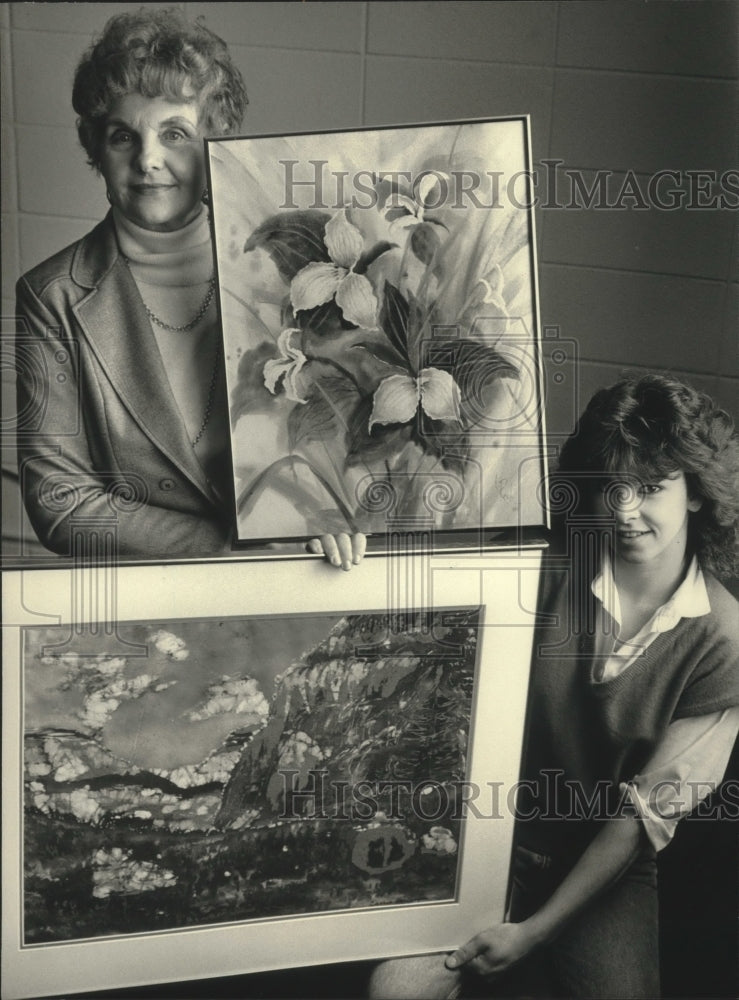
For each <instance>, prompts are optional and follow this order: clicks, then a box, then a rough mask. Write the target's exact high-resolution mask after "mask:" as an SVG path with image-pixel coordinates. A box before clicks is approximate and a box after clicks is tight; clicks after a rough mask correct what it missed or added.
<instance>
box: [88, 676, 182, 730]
mask: <svg viewBox="0 0 739 1000" xmlns="http://www.w3.org/2000/svg"><path fill="white" fill-rule="evenodd" d="M176 683H177V682H176V681H170V682H169V683H166V682H161V681H160V680H159V678H158V677H156V676H152V675H151V674H139V675H138V676H137V677H131V678H128V677H120V676H118V677H116V678H115V679H114V680H113V681H111V682H110V683H109V684H106V685H105V686H104V687H101V688H98V690H97V691H93V692H92V693H91V694H89V695H88V696H87V698H85V702H84V706H83V709H82V711H81V712H79V713H78V714H79V718H80V719H81V720H82V722H83V723H84V724H85V725H86V726H87V727H88V728H90V729H93V730H98V729H102V728H103V727H104V726H105V724H106V723H107V722H108V720H109V719H110V717H111V715H112V714H113V712H115V711H116V709H117V708H119V707H120V705H121V704H122V703H123V702H124V701H133V700H134V699H136V698H140V697H141V695H142V694H146V693H147V691H154V692H159V691H163V690H165V689H166V688H168V687H171V686H172V684H176Z"/></svg>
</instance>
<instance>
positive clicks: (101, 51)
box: [72, 7, 248, 170]
mask: <svg viewBox="0 0 739 1000" xmlns="http://www.w3.org/2000/svg"><path fill="white" fill-rule="evenodd" d="M131 93H139V94H142V95H143V96H144V97H165V98H168V99H169V100H173V101H183V100H189V99H191V97H192V95H193V93H194V95H195V99H196V100H197V102H198V104H199V107H200V114H201V121H202V124H203V127H204V128H205V130H206V131H207V132H210V133H227V132H231V133H233V132H234V131H236V130H237V129H238V127H239V126H240V125H241V122H242V119H243V117H244V112H245V111H246V105H247V104H248V98H247V96H246V88H245V86H244V81H243V78H242V76H241V73H240V72H239V70H238V69H237V67H236V66H235V65H234V63H233V61H232V59H231V56H230V55H229V52H228V48H227V46H226V43H225V42H224V41H223V40H222V39H221V38H219V37H218V35H215V34H214V33H213V32H212V31H210V29H208V28H206V27H205V25H204V24H202V23H200V21H199V20H198V21H195V22H190V21H188V20H187V18H186V17H185V16H184V14H183V13H182V11H181V10H179V9H178V8H176V7H171V8H167V9H161V8H158V9H147V8H142V9H141V10H139V11H136V12H133V13H125V14H118V15H116V16H115V17H111V18H110V19H109V20H108V22H107V23H106V25H105V27H104V28H103V32H102V34H101V36H100V38H99V39H97V41H95V42H94V43H93V44H92V45H91V46H90V48H89V49H88V50H87V52H85V54H84V55H83V57H82V59H81V60H80V63H79V65H78V67H77V71H76V73H75V77H74V85H73V87H72V106H73V107H74V110H75V111H76V112H77V114H78V116H79V117H78V119H77V133H78V135H79V138H80V142H81V143H82V146H83V147H84V149H85V152H86V153H87V157H88V162H89V163H90V165H91V166H93V167H95V168H96V169H98V170H99V169H100V152H101V148H102V139H103V134H104V131H105V122H106V119H107V117H108V114H109V112H110V108H111V107H112V105H113V103H114V101H116V100H117V99H118V98H120V97H123V96H124V95H126V94H131Z"/></svg>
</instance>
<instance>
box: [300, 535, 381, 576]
mask: <svg viewBox="0 0 739 1000" xmlns="http://www.w3.org/2000/svg"><path fill="white" fill-rule="evenodd" d="M366 548H367V536H366V535H363V534H362V532H361V531H357V532H355V533H354V534H353V535H348V534H346V533H342V534H339V535H321V537H320V538H312V539H311V540H310V541H309V542H308V545H307V549H308V551H309V552H314V553H315V554H316V555H325V556H326V559H328V561H329V562H330V563H331V565H332V566H337V567H338V566H340V567H341V568H342V569H343V570H350V569H351V568H352V566H357V565H358V564H359V563H360V562H361V561H362V559H363V557H364V553H365V550H366Z"/></svg>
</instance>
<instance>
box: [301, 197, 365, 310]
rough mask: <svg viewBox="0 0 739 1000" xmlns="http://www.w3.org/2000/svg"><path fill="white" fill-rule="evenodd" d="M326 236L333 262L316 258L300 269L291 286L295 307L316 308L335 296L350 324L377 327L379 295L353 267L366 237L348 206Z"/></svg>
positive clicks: (329, 228) (329, 226) (328, 227)
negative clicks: (350, 218)
mask: <svg viewBox="0 0 739 1000" xmlns="http://www.w3.org/2000/svg"><path fill="white" fill-rule="evenodd" d="M323 239H324V243H325V244H326V248H327V249H328V252H329V255H330V257H331V263H325V262H322V261H314V262H313V263H311V264H306V266H305V267H303V268H301V270H300V271H298V273H297V274H296V275H295V277H294V278H293V280H292V283H291V285H290V301H291V302H292V306H293V309H295V310H296V311H298V310H300V309H313V308H315V306H320V305H323V304H324V303H325V302H330V301H331V299H334V298H335V300H336V305H337V306H338V307H339V308H340V309H341V311H342V313H343V314H344V318H345V319H346V320H347V321H348V322H349V323H353V324H354V325H355V326H361V327H366V328H369V329H372V328H374V327H375V326H376V323H377V298H376V297H375V293H374V290H373V288H372V285H371V284H370V281H369V279H368V278H367V277H365V275H363V274H357V273H356V271H355V270H354V268H355V267H356V265H357V263H358V262H359V259H360V257H361V256H362V249H363V245H364V240H363V237H362V234H361V233H360V231H359V230H358V229H357V227H356V226H354V225H352V223H351V222H349V220H348V219H347V217H346V209H345V208H342V209H341V211H340V212H337V213H336V215H335V216H334V217H333V219H331V220H330V221H329V222H327V223H326V232H325V235H324V238H323Z"/></svg>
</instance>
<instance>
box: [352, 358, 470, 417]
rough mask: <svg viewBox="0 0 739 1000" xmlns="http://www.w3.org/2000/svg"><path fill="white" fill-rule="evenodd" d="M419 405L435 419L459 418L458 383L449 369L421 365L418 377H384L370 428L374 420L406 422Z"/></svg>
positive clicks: (376, 396) (377, 391)
mask: <svg viewBox="0 0 739 1000" xmlns="http://www.w3.org/2000/svg"><path fill="white" fill-rule="evenodd" d="M419 407H420V408H421V409H422V410H423V412H424V413H425V414H426V416H427V417H430V418H431V419H432V420H459V418H460V412H459V386H458V385H457V383H456V382H455V381H454V379H453V378H452V376H451V375H450V374H449V372H444V371H441V369H439V368H422V369H421V371H420V372H419V373H418V375H417V376H415V377H414V376H413V375H390V376H389V378H386V379H383V381H382V382H380V384H379V386H378V387H377V389H376V391H375V398H374V403H373V406H372V414H371V416H370V421H369V430H372V428H373V426H374V425H375V424H406V423H408V421H409V420H412V419H413V417H414V416H415V415H416V412H417V411H418V408H419Z"/></svg>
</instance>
